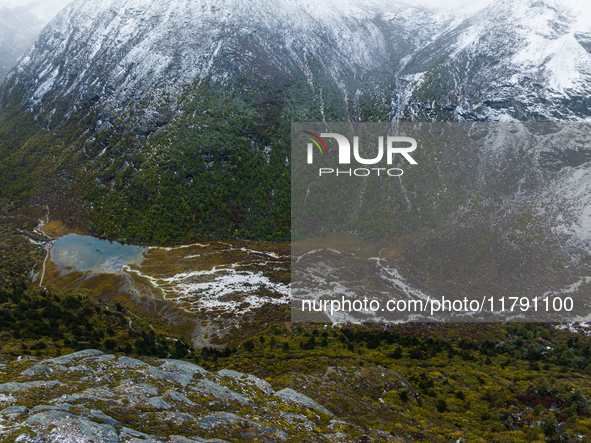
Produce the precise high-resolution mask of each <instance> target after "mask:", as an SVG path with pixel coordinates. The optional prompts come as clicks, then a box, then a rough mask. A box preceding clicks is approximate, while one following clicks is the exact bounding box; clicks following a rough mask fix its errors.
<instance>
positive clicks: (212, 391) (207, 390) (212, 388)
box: [191, 379, 250, 404]
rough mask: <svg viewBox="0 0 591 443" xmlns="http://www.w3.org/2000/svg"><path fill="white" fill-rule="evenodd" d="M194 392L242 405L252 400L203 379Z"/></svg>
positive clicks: (194, 388)
mask: <svg viewBox="0 0 591 443" xmlns="http://www.w3.org/2000/svg"><path fill="white" fill-rule="evenodd" d="M191 389H193V390H194V391H196V392H198V393H199V394H201V395H211V396H212V397H214V398H217V399H218V400H224V401H237V402H239V403H242V404H248V403H250V400H249V399H248V398H246V397H245V396H244V395H242V394H239V393H237V392H235V391H232V390H231V389H228V388H226V387H225V386H222V385H220V384H218V383H214V382H212V381H211V380H207V379H203V380H200V381H199V383H197V384H196V385H195V387H192V388H191Z"/></svg>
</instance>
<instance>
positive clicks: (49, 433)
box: [25, 411, 121, 443]
mask: <svg viewBox="0 0 591 443" xmlns="http://www.w3.org/2000/svg"><path fill="white" fill-rule="evenodd" d="M25 424H27V425H29V426H30V427H31V428H33V429H35V430H36V431H37V432H38V433H42V434H43V436H44V439H45V441H47V442H51V443H82V442H91V441H96V442H101V443H120V441H121V440H120V439H119V435H118V433H117V430H116V429H115V428H114V427H113V426H111V425H108V424H104V423H95V422H94V421H91V420H89V419H87V418H85V417H81V416H78V415H74V414H70V413H68V412H63V411H46V412H39V413H38V414H35V415H33V416H32V417H29V418H28V419H27V420H26V421H25Z"/></svg>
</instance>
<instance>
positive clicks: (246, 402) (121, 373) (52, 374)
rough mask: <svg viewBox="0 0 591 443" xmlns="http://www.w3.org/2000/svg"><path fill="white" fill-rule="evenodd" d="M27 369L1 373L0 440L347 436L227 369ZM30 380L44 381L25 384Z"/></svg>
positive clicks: (215, 441) (133, 365) (208, 441)
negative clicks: (2, 376)
mask: <svg viewBox="0 0 591 443" xmlns="http://www.w3.org/2000/svg"><path fill="white" fill-rule="evenodd" d="M19 365H22V366H24V368H26V369H19ZM29 365H30V363H29V362H28V361H19V362H14V363H12V364H11V365H6V367H8V366H10V368H11V369H10V370H11V371H12V373H11V374H12V375H11V376H10V377H4V381H6V382H7V383H4V384H1V385H0V392H1V391H3V392H7V393H9V394H0V405H2V408H3V409H2V410H1V411H0V441H2V440H4V439H7V438H8V441H15V442H16V441H18V442H20V443H58V442H59V443H85V442H89V443H90V442H93V443H139V442H141V443H149V442H152V443H155V442H159V443H160V442H161V443H196V442H202V443H203V442H205V443H227V442H235V441H240V442H243V441H244V442H259V441H260V442H271V441H272V442H280V441H285V440H288V439H289V437H290V436H292V435H294V432H295V435H298V437H297V438H298V440H294V441H307V442H325V441H330V440H334V439H335V438H337V437H340V436H341V434H343V429H345V428H346V427H347V426H343V425H342V424H344V422H339V426H338V427H335V426H336V425H335V423H336V420H332V421H330V422H329V421H328V420H327V417H326V416H324V414H322V415H323V417H319V414H314V413H311V411H312V410H314V409H316V410H320V411H323V412H325V413H327V414H330V412H328V411H327V410H326V409H325V408H324V407H322V406H321V405H320V404H318V403H317V402H316V401H314V400H313V399H311V398H310V397H307V396H305V395H303V394H300V393H298V392H296V391H294V390H292V389H283V390H281V391H279V392H278V393H276V394H275V395H272V394H273V388H272V386H271V384H270V383H268V382H266V381H264V380H261V379H260V378H258V377H255V376H252V375H249V374H243V373H241V372H236V371H231V370H221V371H219V372H218V373H217V374H213V373H210V372H208V371H206V370H205V369H203V368H202V367H200V366H197V365H195V364H193V363H190V362H185V361H178V360H158V359H146V361H144V360H139V359H135V358H131V357H125V356H123V357H115V356H113V355H112V354H107V355H105V354H102V353H100V352H99V351H93V350H90V351H82V352H77V353H74V354H70V355H66V356H62V357H58V358H52V359H47V360H45V361H38V362H36V365H35V366H32V367H28V368H27V366H29ZM6 367H5V368H4V369H5V370H8V369H6ZM89 374H93V375H92V376H89ZM99 375H100V376H99ZM39 376H41V377H43V378H47V379H44V380H34V381H28V379H29V378H30V377H39ZM11 377H13V378H11ZM283 400H286V401H287V403H286V402H284V401H283ZM287 411H289V412H287ZM331 416H332V414H331ZM345 425H346V424H345ZM351 429H355V432H358V430H357V429H356V428H353V427H351ZM345 432H346V431H345ZM339 433H340V434H339ZM168 434H171V435H170V436H167V435H168ZM343 435H347V434H343ZM349 437H351V438H352V439H350V441H355V439H354V438H353V436H348V435H347V438H349ZM339 440H340V441H342V439H339ZM386 441H388V439H386Z"/></svg>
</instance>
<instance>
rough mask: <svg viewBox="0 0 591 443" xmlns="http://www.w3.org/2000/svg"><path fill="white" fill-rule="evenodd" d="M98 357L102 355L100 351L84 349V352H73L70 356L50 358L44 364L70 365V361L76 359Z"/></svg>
mask: <svg viewBox="0 0 591 443" xmlns="http://www.w3.org/2000/svg"><path fill="white" fill-rule="evenodd" d="M100 355H103V353H102V352H101V351H98V350H96V349H85V350H84V351H78V352H74V353H72V354H68V355H62V356H61V357H56V358H52V359H50V360H47V361H46V363H48V364H52V363H54V364H60V365H61V364H65V363H70V362H71V361H72V360H74V359H76V358H86V357H98V356H100Z"/></svg>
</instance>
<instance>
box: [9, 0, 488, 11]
mask: <svg viewBox="0 0 591 443" xmlns="http://www.w3.org/2000/svg"><path fill="white" fill-rule="evenodd" d="M70 1H71V0H0V4H3V5H5V6H8V7H9V8H12V7H15V6H26V5H30V4H33V3H38V4H44V5H47V6H48V7H49V9H53V10H60V9H62V8H63V7H64V6H66V5H67V4H68V3H69V2H70ZM93 1H96V0H88V2H89V3H91V2H93ZM154 1H162V0H154ZM492 1H493V0H445V1H444V0H414V1H413V2H412V3H414V4H417V3H418V4H422V5H425V6H428V7H431V8H436V9H457V8H465V7H469V8H470V9H472V8H474V7H477V6H485V5H487V4H488V3H491V2H492ZM407 2H408V0H407Z"/></svg>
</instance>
